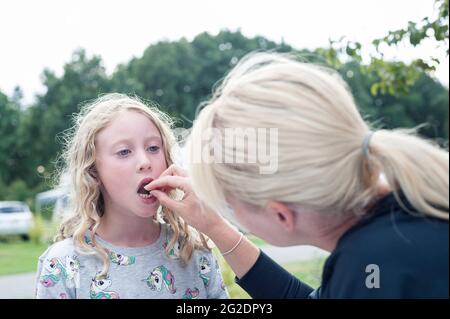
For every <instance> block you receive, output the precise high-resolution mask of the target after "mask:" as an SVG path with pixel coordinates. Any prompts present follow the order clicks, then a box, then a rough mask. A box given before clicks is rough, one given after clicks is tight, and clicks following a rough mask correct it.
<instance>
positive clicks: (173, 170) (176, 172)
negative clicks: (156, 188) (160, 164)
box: [160, 164, 187, 177]
mask: <svg viewBox="0 0 450 319" xmlns="http://www.w3.org/2000/svg"><path fill="white" fill-rule="evenodd" d="M162 176H182V177H187V172H186V171H185V170H184V169H182V168H181V167H179V166H177V165H175V164H172V165H170V166H169V167H168V168H167V169H166V170H165V171H164V172H162V174H161V175H160V177H162Z"/></svg>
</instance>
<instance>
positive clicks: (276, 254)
mask: <svg viewBox="0 0 450 319" xmlns="http://www.w3.org/2000/svg"><path fill="white" fill-rule="evenodd" d="M261 249H262V250H263V251H264V252H265V253H266V254H267V255H269V256H270V257H271V258H272V259H274V260H275V261H277V262H278V263H289V262H294V261H301V260H307V259H311V258H315V257H320V256H327V255H328V253H326V252H325V251H323V250H320V249H318V248H315V247H311V246H293V247H274V246H269V245H267V246H263V247H261ZM34 281H35V273H26V274H19V275H12V276H0V299H29V298H33V296H34V291H33V290H34Z"/></svg>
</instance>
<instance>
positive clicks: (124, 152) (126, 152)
mask: <svg viewBox="0 0 450 319" xmlns="http://www.w3.org/2000/svg"><path fill="white" fill-rule="evenodd" d="M130 152H131V151H130V150H127V149H125V150H121V151H119V152H117V154H118V155H119V156H127V155H129V154H130Z"/></svg>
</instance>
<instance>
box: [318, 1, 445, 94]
mask: <svg viewBox="0 0 450 319" xmlns="http://www.w3.org/2000/svg"><path fill="white" fill-rule="evenodd" d="M448 4H449V2H448V0H435V11H436V14H435V17H424V18H423V19H422V20H421V21H419V22H412V21H409V22H408V24H407V26H406V27H405V28H402V29H398V30H393V31H389V32H388V34H387V35H386V36H384V37H382V38H379V39H374V40H373V41H372V45H373V47H374V48H375V51H376V53H375V54H371V55H370V63H369V64H368V65H364V64H361V66H360V67H361V70H362V71H363V72H365V73H367V74H375V75H376V77H377V80H376V81H374V82H373V83H372V86H371V88H370V91H371V93H372V95H377V94H378V93H379V92H381V94H387V93H388V94H390V95H405V94H408V93H409V91H410V89H411V87H412V86H413V85H414V83H415V82H416V80H417V79H419V77H420V76H421V74H422V73H424V72H425V73H431V72H433V71H435V70H436V67H437V66H438V65H439V64H440V62H441V59H442V57H440V56H432V57H430V58H429V59H421V58H419V59H415V60H414V61H412V62H411V63H410V64H404V63H402V62H392V61H391V62H389V61H386V60H385V58H384V53H383V49H382V47H383V46H397V45H399V44H401V43H404V42H406V41H407V42H409V44H411V45H412V46H414V47H416V46H418V45H420V44H421V43H422V42H423V41H424V40H426V39H433V40H434V41H435V42H436V43H437V47H438V48H440V49H442V50H443V52H445V53H446V55H447V56H448V54H449V48H448V47H449V46H448V36H449V9H448ZM362 49H363V48H362V46H361V44H360V43H358V42H354V41H348V40H345V37H342V38H341V39H339V40H337V41H330V46H329V48H327V49H325V50H323V52H321V53H322V54H323V55H324V56H325V57H326V59H327V62H328V63H329V64H330V65H332V66H334V67H340V63H341V62H340V60H339V58H340V57H342V56H343V55H346V56H348V57H350V58H351V59H352V60H354V61H356V62H358V63H361V62H362Z"/></svg>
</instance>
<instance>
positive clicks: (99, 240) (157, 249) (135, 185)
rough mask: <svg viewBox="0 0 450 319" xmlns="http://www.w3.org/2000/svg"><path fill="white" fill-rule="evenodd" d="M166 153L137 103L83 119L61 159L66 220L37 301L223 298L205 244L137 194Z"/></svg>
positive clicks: (148, 110)
mask: <svg viewBox="0 0 450 319" xmlns="http://www.w3.org/2000/svg"><path fill="white" fill-rule="evenodd" d="M174 146H176V142H175V138H174V136H173V134H172V132H171V130H170V120H169V119H168V117H167V116H165V115H164V114H162V113H161V112H160V111H158V109H156V108H155V107H149V106H147V105H145V104H144V103H143V102H141V101H139V100H137V99H136V98H130V97H128V96H125V95H122V94H108V95H105V96H102V97H100V98H99V99H97V100H95V101H93V102H92V103H90V104H88V105H87V106H85V107H84V108H83V109H82V111H81V112H80V114H79V115H78V117H77V119H76V125H75V127H74V134H73V136H69V138H68V139H67V146H66V149H65V153H64V160H65V164H66V169H65V173H68V174H69V175H70V177H71V186H72V187H71V194H70V203H71V215H70V216H68V218H66V220H65V221H63V223H62V224H61V227H60V230H59V233H58V236H57V238H56V239H57V242H56V243H55V244H53V245H52V246H51V247H49V248H48V249H47V251H46V252H45V253H44V254H43V255H42V256H41V257H40V258H39V263H38V277H37V282H36V297H37V298H91V299H118V298H187V299H192V298H227V297H228V293H227V291H226V289H225V287H224V284H223V281H222V277H221V273H220V270H219V267H218V264H217V261H216V260H215V258H214V256H213V255H212V253H211V251H210V249H209V248H208V245H207V242H206V239H205V237H204V236H203V235H202V234H200V233H198V232H196V231H194V230H193V229H192V228H190V227H189V226H187V224H186V223H185V222H184V221H183V220H182V219H181V218H180V217H177V216H175V215H174V214H173V213H172V212H171V211H169V210H168V209H166V208H163V207H161V206H160V204H159V202H158V200H157V199H156V198H155V197H154V196H152V195H150V194H149V192H148V191H146V190H145V189H144V186H146V185H147V184H148V183H149V182H151V181H153V180H154V179H156V178H158V177H159V176H160V174H161V173H162V172H163V171H164V170H165V169H166V168H167V167H168V166H169V165H171V164H172V163H173V158H172V153H173V152H171V151H173V149H174ZM171 195H172V197H173V198H175V197H176V196H177V194H176V193H173V192H172V194H171Z"/></svg>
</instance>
